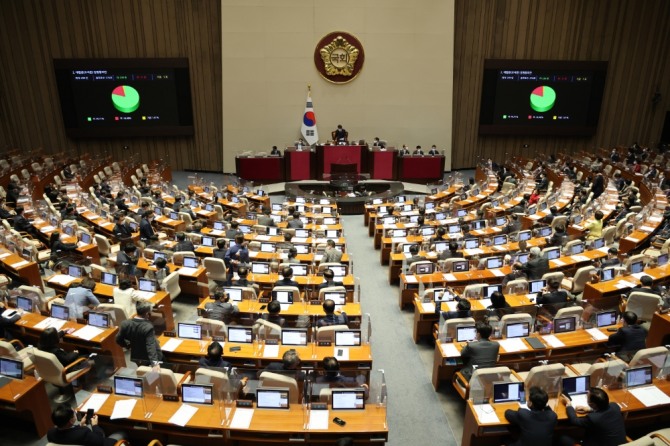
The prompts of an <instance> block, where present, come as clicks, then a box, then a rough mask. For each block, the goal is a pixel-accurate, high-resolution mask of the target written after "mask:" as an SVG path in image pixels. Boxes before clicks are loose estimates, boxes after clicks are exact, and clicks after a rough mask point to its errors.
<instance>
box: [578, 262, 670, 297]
mask: <svg viewBox="0 0 670 446" xmlns="http://www.w3.org/2000/svg"><path fill="white" fill-rule="evenodd" d="M642 276H649V277H651V278H652V279H653V280H654V283H659V282H662V281H664V280H667V279H668V278H670V264H666V265H664V266H660V267H656V268H647V269H645V270H644V271H643V272H642V273H638V274H628V275H624V276H618V277H615V278H614V279H612V280H609V281H607V282H598V283H587V284H586V285H585V286H584V295H583V299H584V300H589V301H592V300H595V301H598V300H599V299H603V298H605V297H608V296H615V295H621V293H623V292H626V291H627V290H629V289H631V288H632V286H631V284H632V285H633V286H635V285H639V284H640V280H639V277H642Z"/></svg>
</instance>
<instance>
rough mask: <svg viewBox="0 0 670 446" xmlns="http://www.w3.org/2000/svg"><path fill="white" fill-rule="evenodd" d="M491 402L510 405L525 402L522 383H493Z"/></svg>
mask: <svg viewBox="0 0 670 446" xmlns="http://www.w3.org/2000/svg"><path fill="white" fill-rule="evenodd" d="M493 402H494V403H511V402H521V403H525V402H526V395H525V392H524V388H523V382H494V383H493Z"/></svg>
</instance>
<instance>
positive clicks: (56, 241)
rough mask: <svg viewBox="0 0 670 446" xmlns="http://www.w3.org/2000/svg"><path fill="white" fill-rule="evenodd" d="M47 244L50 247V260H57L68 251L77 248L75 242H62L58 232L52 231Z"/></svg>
mask: <svg viewBox="0 0 670 446" xmlns="http://www.w3.org/2000/svg"><path fill="white" fill-rule="evenodd" d="M49 246H50V247H51V261H53V262H57V261H58V260H59V259H61V258H62V257H63V256H64V255H65V254H67V253H68V252H73V251H76V250H77V244H76V243H64V242H63V241H62V240H61V238H60V232H58V231H54V232H52V233H51V237H49Z"/></svg>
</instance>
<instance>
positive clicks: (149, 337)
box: [116, 318, 163, 361]
mask: <svg viewBox="0 0 670 446" xmlns="http://www.w3.org/2000/svg"><path fill="white" fill-rule="evenodd" d="M116 343H117V344H119V345H120V346H122V347H127V346H130V360H131V361H134V360H136V359H140V360H148V361H161V360H162V359H163V352H162V351H161V347H160V345H159V344H158V339H156V335H155V334H154V326H153V325H152V324H151V322H149V321H147V320H146V319H139V318H134V319H128V320H125V321H123V322H121V326H120V327H119V332H118V333H117V334H116Z"/></svg>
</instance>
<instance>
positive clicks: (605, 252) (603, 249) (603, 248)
mask: <svg viewBox="0 0 670 446" xmlns="http://www.w3.org/2000/svg"><path fill="white" fill-rule="evenodd" d="M609 250H610V249H609V247H607V246H603V247H602V248H598V249H596V251H600V252H602V253H603V254H607V252H608V251H609Z"/></svg>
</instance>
